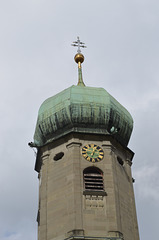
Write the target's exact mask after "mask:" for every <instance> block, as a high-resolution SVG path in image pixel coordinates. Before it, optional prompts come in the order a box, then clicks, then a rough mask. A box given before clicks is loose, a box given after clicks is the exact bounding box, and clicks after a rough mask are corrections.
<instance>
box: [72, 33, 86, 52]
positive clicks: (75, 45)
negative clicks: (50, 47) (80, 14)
mask: <svg viewBox="0 0 159 240" xmlns="http://www.w3.org/2000/svg"><path fill="white" fill-rule="evenodd" d="M84 44H85V43H83V42H81V41H80V39H79V37H77V41H75V42H73V44H71V46H73V47H78V49H77V52H78V53H81V49H80V48H81V47H82V48H86V46H85V45H84Z"/></svg>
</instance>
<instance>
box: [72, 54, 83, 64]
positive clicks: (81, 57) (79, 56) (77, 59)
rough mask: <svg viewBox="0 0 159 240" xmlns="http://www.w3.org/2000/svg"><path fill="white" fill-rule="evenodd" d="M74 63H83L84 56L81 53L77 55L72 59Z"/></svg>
mask: <svg viewBox="0 0 159 240" xmlns="http://www.w3.org/2000/svg"><path fill="white" fill-rule="evenodd" d="M74 59H75V62H76V63H79V62H80V63H83V62H84V56H83V54H81V53H77V54H76V55H75V57H74Z"/></svg>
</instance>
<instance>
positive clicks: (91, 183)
mask: <svg viewBox="0 0 159 240" xmlns="http://www.w3.org/2000/svg"><path fill="white" fill-rule="evenodd" d="M83 180H84V191H91V192H92V191H95V192H97V191H99V192H100V191H104V184H103V172H102V171H101V170H100V169H99V168H96V167H88V168H86V169H85V170H84V171H83Z"/></svg>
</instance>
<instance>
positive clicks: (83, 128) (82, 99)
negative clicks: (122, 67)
mask: <svg viewBox="0 0 159 240" xmlns="http://www.w3.org/2000/svg"><path fill="white" fill-rule="evenodd" d="M132 129H133V119H132V117H131V115H130V114H129V112H128V111H127V110H126V109H125V108H124V107H123V106H122V105H121V104H120V103H119V102H117V101H116V100H115V99H114V98H113V97H112V96H111V95H110V94H109V93H108V92H107V91H106V90H105V89H103V88H94V87H84V86H80V85H77V86H71V87H69V88H67V89H65V90H64V91H62V92H60V93H58V94H56V95H55V96H53V97H51V98H48V99H47V100H45V101H44V102H43V104H42V105H41V107H40V109H39V113H38V120H37V124H36V129H35V134H34V145H35V146H36V147H41V146H43V145H45V144H47V143H49V142H52V141H53V140H55V139H57V138H60V137H62V136H64V135H66V134H68V133H70V132H78V133H92V134H105V135H106V134H112V135H113V136H114V138H115V139H116V140H117V141H118V142H120V143H121V144H122V145H124V146H127V144H128V142H129V139H130V136H131V132H132Z"/></svg>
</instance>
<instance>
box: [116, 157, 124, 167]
mask: <svg viewBox="0 0 159 240" xmlns="http://www.w3.org/2000/svg"><path fill="white" fill-rule="evenodd" d="M117 160H118V163H119V164H120V165H122V166H123V165H124V162H123V160H122V159H121V158H120V157H117Z"/></svg>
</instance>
